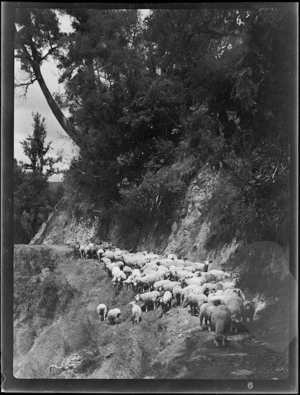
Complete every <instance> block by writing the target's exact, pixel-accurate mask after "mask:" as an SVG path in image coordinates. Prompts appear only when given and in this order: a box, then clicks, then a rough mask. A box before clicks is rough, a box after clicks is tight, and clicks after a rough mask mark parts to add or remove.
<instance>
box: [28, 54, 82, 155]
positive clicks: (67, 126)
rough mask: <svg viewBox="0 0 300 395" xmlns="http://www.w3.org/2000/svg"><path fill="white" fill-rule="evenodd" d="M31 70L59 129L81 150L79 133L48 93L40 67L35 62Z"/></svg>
mask: <svg viewBox="0 0 300 395" xmlns="http://www.w3.org/2000/svg"><path fill="white" fill-rule="evenodd" d="M32 68H33V71H34V74H35V76H36V79H37V81H38V83H39V85H40V87H41V90H42V92H43V94H44V96H45V98H46V100H47V102H48V104H49V107H50V109H51V111H52V112H53V114H54V116H55V118H56V119H57V120H58V122H59V124H60V125H61V127H62V128H63V129H64V131H65V132H66V133H67V135H68V136H69V137H70V138H71V139H72V140H73V141H74V142H75V143H76V144H77V145H78V146H79V147H80V148H82V147H83V145H84V142H83V139H82V138H81V136H80V132H79V131H78V130H76V129H75V127H74V126H73V125H72V124H71V123H70V122H69V121H68V119H67V118H66V117H65V116H64V114H63V113H62V111H61V109H60V108H59V107H58V105H57V103H56V101H55V100H54V99H53V97H52V95H51V92H50V91H49V89H48V87H47V85H46V83H45V80H44V78H43V76H42V73H41V70H40V66H39V65H38V64H37V62H34V61H33V62H32Z"/></svg>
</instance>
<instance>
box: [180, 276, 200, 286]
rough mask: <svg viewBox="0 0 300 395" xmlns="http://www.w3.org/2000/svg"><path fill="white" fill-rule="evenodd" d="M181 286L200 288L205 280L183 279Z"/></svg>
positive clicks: (195, 278) (197, 278) (196, 278)
mask: <svg viewBox="0 0 300 395" xmlns="http://www.w3.org/2000/svg"><path fill="white" fill-rule="evenodd" d="M181 284H182V285H183V286H186V285H192V284H195V285H198V286H199V287H200V286H201V285H203V284H205V279H204V278H203V277H191V278H184V279H183V280H182V282H181Z"/></svg>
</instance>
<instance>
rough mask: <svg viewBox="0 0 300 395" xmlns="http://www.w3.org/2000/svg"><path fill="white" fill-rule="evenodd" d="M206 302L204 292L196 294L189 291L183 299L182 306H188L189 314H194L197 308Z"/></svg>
mask: <svg viewBox="0 0 300 395" xmlns="http://www.w3.org/2000/svg"><path fill="white" fill-rule="evenodd" d="M205 302H207V296H206V295H204V294H196V293H194V292H191V293H189V294H188V295H187V297H186V298H185V299H184V302H183V307H186V306H190V308H191V314H192V315H196V312H197V310H198V309H199V310H200V308H201V305H202V304H203V303H205Z"/></svg>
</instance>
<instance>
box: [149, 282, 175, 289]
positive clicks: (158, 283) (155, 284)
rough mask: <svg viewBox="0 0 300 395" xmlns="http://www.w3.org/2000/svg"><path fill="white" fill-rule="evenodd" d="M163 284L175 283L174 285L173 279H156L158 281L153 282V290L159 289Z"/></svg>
mask: <svg viewBox="0 0 300 395" xmlns="http://www.w3.org/2000/svg"><path fill="white" fill-rule="evenodd" d="M163 284H173V285H174V283H173V281H171V280H159V281H156V282H155V283H154V284H153V290H154V291H158V290H159V288H160V287H161V286H162V285H163Z"/></svg>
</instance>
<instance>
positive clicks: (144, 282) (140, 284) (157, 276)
mask: <svg viewBox="0 0 300 395" xmlns="http://www.w3.org/2000/svg"><path fill="white" fill-rule="evenodd" d="M164 278H165V273H162V272H158V271H156V272H152V273H149V274H147V275H146V276H144V277H140V278H138V279H137V280H135V283H134V285H135V287H136V288H138V289H143V290H144V291H145V290H146V289H149V288H150V289H153V285H154V283H156V282H157V281H159V280H164Z"/></svg>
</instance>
